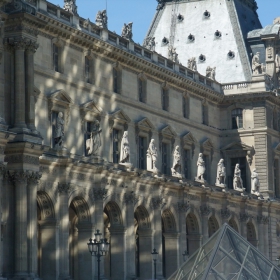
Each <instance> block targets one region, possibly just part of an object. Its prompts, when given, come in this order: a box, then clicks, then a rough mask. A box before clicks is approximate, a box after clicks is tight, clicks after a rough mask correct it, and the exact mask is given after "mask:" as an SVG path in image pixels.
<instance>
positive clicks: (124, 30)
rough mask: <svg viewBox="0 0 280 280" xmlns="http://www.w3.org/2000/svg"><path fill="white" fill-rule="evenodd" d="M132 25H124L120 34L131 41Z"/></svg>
mask: <svg viewBox="0 0 280 280" xmlns="http://www.w3.org/2000/svg"><path fill="white" fill-rule="evenodd" d="M132 24H133V22H130V23H128V24H125V23H124V26H123V28H122V34H121V36H122V37H123V38H125V39H127V40H132V36H133V34H132Z"/></svg>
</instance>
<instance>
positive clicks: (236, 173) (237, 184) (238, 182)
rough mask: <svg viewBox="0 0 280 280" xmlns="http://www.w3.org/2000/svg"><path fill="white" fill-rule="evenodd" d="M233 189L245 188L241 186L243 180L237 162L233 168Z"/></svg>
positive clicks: (240, 189) (242, 189)
mask: <svg viewBox="0 0 280 280" xmlns="http://www.w3.org/2000/svg"><path fill="white" fill-rule="evenodd" d="M233 189H234V190H236V191H239V192H243V191H244V190H245V188H243V181H242V178H241V170H240V168H239V164H238V163H237V164H236V165H235V169H234V177H233Z"/></svg>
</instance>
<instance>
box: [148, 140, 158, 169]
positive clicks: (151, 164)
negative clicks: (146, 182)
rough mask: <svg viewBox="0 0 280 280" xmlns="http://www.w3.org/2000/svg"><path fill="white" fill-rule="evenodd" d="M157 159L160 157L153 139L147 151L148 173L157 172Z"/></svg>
mask: <svg viewBox="0 0 280 280" xmlns="http://www.w3.org/2000/svg"><path fill="white" fill-rule="evenodd" d="M157 157H158V153H157V148H156V145H155V139H152V140H151V142H150V144H149V147H148V150H147V170H148V171H154V172H156V171H157V168H156V163H157Z"/></svg>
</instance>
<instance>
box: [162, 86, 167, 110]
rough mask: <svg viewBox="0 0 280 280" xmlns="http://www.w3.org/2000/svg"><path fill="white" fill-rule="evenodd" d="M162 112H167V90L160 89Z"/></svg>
mask: <svg viewBox="0 0 280 280" xmlns="http://www.w3.org/2000/svg"><path fill="white" fill-rule="evenodd" d="M161 94H162V110H164V111H168V90H167V89H164V88H163V89H162V93H161Z"/></svg>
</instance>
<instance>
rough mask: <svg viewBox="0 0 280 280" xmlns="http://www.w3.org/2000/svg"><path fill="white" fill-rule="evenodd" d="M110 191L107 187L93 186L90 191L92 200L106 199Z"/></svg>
mask: <svg viewBox="0 0 280 280" xmlns="http://www.w3.org/2000/svg"><path fill="white" fill-rule="evenodd" d="M107 193H108V190H107V189H105V188H97V189H95V188H92V189H91V190H90V192H89V197H90V198H91V199H92V201H98V200H104V198H105V197H106V195H107Z"/></svg>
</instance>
